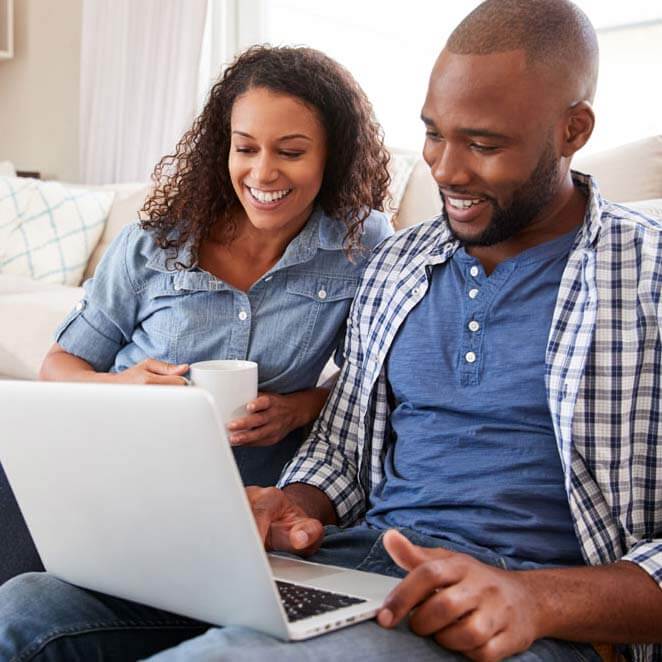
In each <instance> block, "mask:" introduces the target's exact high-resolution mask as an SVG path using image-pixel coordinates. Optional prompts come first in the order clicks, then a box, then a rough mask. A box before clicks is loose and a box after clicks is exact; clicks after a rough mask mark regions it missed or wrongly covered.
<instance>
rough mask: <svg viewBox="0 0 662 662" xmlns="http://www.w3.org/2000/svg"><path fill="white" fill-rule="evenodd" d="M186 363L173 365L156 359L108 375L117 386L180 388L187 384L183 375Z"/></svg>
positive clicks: (186, 368) (185, 371) (186, 369)
mask: <svg viewBox="0 0 662 662" xmlns="http://www.w3.org/2000/svg"><path fill="white" fill-rule="evenodd" d="M188 369H189V366H188V364H186V363H183V364H180V365H173V364H172V363H166V362H165V361H157V360H156V359H145V360H144V361H141V362H140V363H136V365H134V366H132V367H131V368H127V369H126V370H123V371H122V372H118V373H116V374H113V375H109V377H111V378H112V381H114V382H115V383H118V384H170V385H174V386H182V385H184V384H188V383H189V382H188V380H187V379H186V378H185V377H184V375H185V374H186V373H187V372H188Z"/></svg>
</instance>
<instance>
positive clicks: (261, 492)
mask: <svg viewBox="0 0 662 662" xmlns="http://www.w3.org/2000/svg"><path fill="white" fill-rule="evenodd" d="M276 492H277V491H276V490H275V488H274V490H265V489H263V488H260V487H247V488H246V496H248V500H249V501H250V504H251V509H252V511H253V518H254V519H255V524H256V525H257V530H258V533H259V534H260V539H261V540H262V543H263V544H264V546H265V547H267V548H270V540H269V533H270V529H271V525H272V523H273V522H274V520H276V519H277V518H278V517H280V514H281V511H282V502H281V501H282V495H279V494H277V493H276Z"/></svg>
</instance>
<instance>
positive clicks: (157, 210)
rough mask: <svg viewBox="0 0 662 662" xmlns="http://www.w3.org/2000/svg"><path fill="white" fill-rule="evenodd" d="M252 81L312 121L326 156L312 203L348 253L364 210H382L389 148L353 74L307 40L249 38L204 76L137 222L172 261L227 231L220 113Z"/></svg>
mask: <svg viewBox="0 0 662 662" xmlns="http://www.w3.org/2000/svg"><path fill="white" fill-rule="evenodd" d="M257 87H263V88H266V89H268V90H270V91H272V92H276V93H281V94H287V95H290V96H293V97H296V98H297V99H299V100H300V101H302V102H303V103H304V104H305V105H306V106H308V107H309V108H311V109H313V110H314V111H315V112H316V113H317V115H318V117H319V118H320V119H321V121H322V125H323V126H324V129H325V131H326V142H327V161H326V164H325V169H324V177H323V180H322V185H321V188H320V191H319V193H318V195H317V199H316V202H317V203H318V204H319V205H320V206H321V207H322V209H323V210H324V212H325V213H326V214H327V215H328V216H330V217H332V218H334V219H337V220H338V221H340V222H342V223H344V224H345V226H346V230H347V231H346V235H345V247H346V249H347V250H348V251H350V252H351V251H352V250H353V249H356V248H358V247H359V246H360V237H361V230H362V225H363V222H364V221H365V219H366V218H367V217H368V215H369V214H370V210H371V209H378V210H381V211H383V210H384V201H385V198H386V195H387V189H388V186H389V183H390V177H389V173H388V170H387V165H388V161H389V154H388V152H387V150H386V148H385V147H384V140H383V134H382V131H381V127H380V126H379V124H378V123H377V121H376V120H375V117H374V113H373V110H372V105H371V104H370V102H369V101H368V98H367V96H366V95H365V93H364V92H363V90H362V89H361V88H360V87H359V85H358V83H357V82H356V81H355V80H354V78H353V76H352V75H351V74H350V73H349V72H348V71H347V70H346V69H345V68H344V67H342V66H341V65H340V64H338V63H337V62H335V61H334V60H332V59H331V58H329V57H327V56H326V55H324V54H323V53H321V52H319V51H317V50H314V49H312V48H300V47H296V48H293V47H271V46H266V45H264V46H253V47H251V48H249V49H248V50H246V51H244V52H243V53H242V54H241V55H239V56H238V57H237V58H236V59H235V60H234V62H233V63H232V64H231V65H230V66H229V67H228V68H227V69H226V70H225V72H224V73H223V75H222V76H221V78H220V80H219V81H218V82H217V83H215V84H214V86H213V87H212V89H211V91H210V93H209V99H208V101H207V103H206V105H205V107H204V110H203V111H202V113H201V114H200V115H199V116H198V118H197V119H196V120H195V122H194V123H193V126H192V127H191V129H190V130H189V131H187V132H186V133H185V134H184V136H183V137H182V139H181V140H180V141H179V143H178V144H177V147H176V148H175V153H174V154H170V155H167V156H164V157H163V158H162V159H161V161H160V162H159V163H158V164H157V165H156V167H155V168H154V172H153V174H152V180H153V182H154V188H153V190H152V192H151V193H150V195H149V196H148V198H147V200H146V201H145V205H144V206H143V208H142V210H141V219H142V221H141V226H142V227H143V228H144V229H147V230H149V231H151V232H152V233H153V235H154V237H155V240H156V242H157V244H158V245H159V246H160V247H161V248H163V249H175V251H176V258H178V260H181V258H180V257H179V249H180V248H181V247H182V246H183V245H184V244H186V243H187V242H188V241H189V240H191V239H192V240H193V241H192V243H191V245H192V246H193V248H192V253H191V255H190V256H189V259H190V260H191V262H192V263H194V262H195V261H197V257H198V248H199V246H200V242H201V240H202V239H204V238H206V237H208V236H209V232H210V230H211V228H212V227H213V226H214V225H215V224H216V223H219V224H220V229H221V232H220V233H219V234H220V237H221V241H225V242H230V241H231V240H232V238H233V237H234V236H235V233H236V229H237V226H236V216H237V215H236V210H237V206H238V205H239V201H238V199H237V196H236V194H235V191H234V189H233V187H232V182H231V179H230V172H229V170H228V154H229V152H230V139H231V129H230V115H231V112H232V106H233V105H234V102H235V101H236V99H237V98H238V97H239V96H240V95H242V94H244V93H245V92H246V91H247V90H249V89H252V88H257ZM182 257H184V256H182ZM179 266H180V268H182V267H184V268H186V267H185V265H183V264H182V263H181V262H180V263H179Z"/></svg>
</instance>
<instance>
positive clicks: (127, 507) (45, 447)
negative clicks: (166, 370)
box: [0, 381, 288, 639]
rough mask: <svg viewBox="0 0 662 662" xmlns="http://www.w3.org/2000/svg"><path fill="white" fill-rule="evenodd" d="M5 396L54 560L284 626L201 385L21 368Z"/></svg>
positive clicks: (128, 592) (188, 606)
mask: <svg viewBox="0 0 662 662" xmlns="http://www.w3.org/2000/svg"><path fill="white" fill-rule="evenodd" d="M0 403H2V405H1V406H2V410H3V415H2V419H3V431H2V434H1V435H0V462H2V464H3V466H4V468H5V471H6V473H7V476H8V479H9V482H10V485H11V486H12V489H13V490H14V493H15V495H16V499H17V501H18V503H19V505H20V507H21V510H22V512H23V516H24V517H25V520H26V522H27V523H28V527H29V529H30V532H31V534H32V536H33V538H34V541H35V544H36V547H37V549H38V550H39V553H40V555H41V558H42V560H43V562H44V565H45V567H46V569H47V570H48V571H49V572H51V573H52V574H54V575H56V576H58V577H60V578H62V579H64V580H66V581H68V582H70V583H73V584H76V585H79V586H82V587H85V588H90V589H94V590H98V591H102V592H105V593H108V594H110V595H116V596H121V597H123V598H127V599H130V600H134V601H137V602H143V603H146V604H150V605H154V606H156V607H160V608H162V609H165V610H168V611H171V612H175V613H184V614H186V615H187V616H191V617H193V618H197V619H200V620H202V621H205V622H209V623H215V624H227V625H230V624H239V625H244V626H247V627H253V628H255V629H257V630H261V631H263V632H266V633H268V634H271V635H273V636H276V637H279V638H281V639H287V638H288V628H287V623H286V617H285V613H284V611H283V608H282V606H281V603H280V600H279V598H278V595H277V592H276V588H275V586H274V582H273V579H272V576H271V573H270V570H269V566H268V562H267V557H266V554H265V552H264V550H263V548H262V546H261V544H260V542H259V537H258V533H257V529H256V526H255V522H254V520H253V517H252V513H251V511H250V506H249V504H248V501H247V499H246V495H245V491H244V489H243V486H242V483H241V479H240V477H239V474H238V471H237V468H236V465H235V462H234V458H233V456H232V452H231V449H230V447H229V444H228V443H227V440H226V439H225V431H224V427H223V426H222V425H221V423H220V421H219V420H218V419H217V415H216V412H215V408H214V406H213V403H212V400H211V397H210V396H209V395H208V394H207V393H206V392H205V391H203V390H202V389H197V388H183V387H176V386H173V387H167V386H129V385H117V384H68V383H67V384H62V383H43V382H16V381H11V382H0ZM228 596H231V599H228Z"/></svg>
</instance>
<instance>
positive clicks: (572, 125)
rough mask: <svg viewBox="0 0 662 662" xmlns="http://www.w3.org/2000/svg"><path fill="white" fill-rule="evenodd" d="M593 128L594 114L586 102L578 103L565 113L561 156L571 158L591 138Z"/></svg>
mask: <svg viewBox="0 0 662 662" xmlns="http://www.w3.org/2000/svg"><path fill="white" fill-rule="evenodd" d="M594 126H595V114H594V113H593V107H592V106H591V104H590V102H588V101H578V102H577V103H575V104H573V105H572V106H570V108H568V110H567V111H566V122H565V130H564V136H563V145H562V148H561V155H562V156H565V157H568V158H569V157H571V156H572V155H573V154H574V153H575V152H576V151H578V150H580V149H581V148H582V147H583V146H584V145H585V144H586V143H587V142H588V139H589V138H590V137H591V134H592V133H593V127H594Z"/></svg>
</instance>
